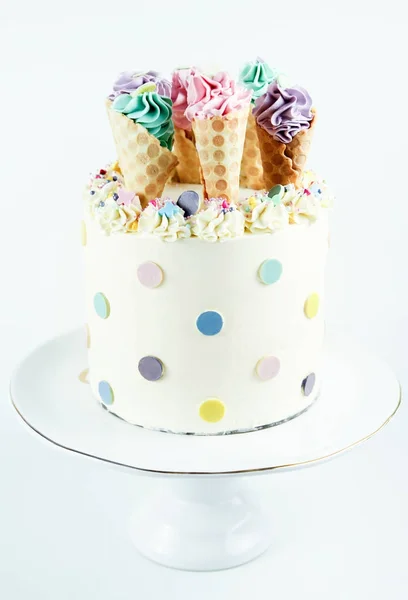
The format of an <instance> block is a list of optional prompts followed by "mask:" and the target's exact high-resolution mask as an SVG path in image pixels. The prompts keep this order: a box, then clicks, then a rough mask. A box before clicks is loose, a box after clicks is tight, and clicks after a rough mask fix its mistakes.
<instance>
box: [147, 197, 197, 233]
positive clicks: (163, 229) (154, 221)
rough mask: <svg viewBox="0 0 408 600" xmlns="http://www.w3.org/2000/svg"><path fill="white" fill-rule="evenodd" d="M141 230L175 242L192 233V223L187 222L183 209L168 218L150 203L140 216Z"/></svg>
mask: <svg viewBox="0 0 408 600" xmlns="http://www.w3.org/2000/svg"><path fill="white" fill-rule="evenodd" d="M139 231H140V233H152V234H153V235H155V236H157V237H160V238H161V239H162V240H164V241H166V242H175V241H176V240H178V239H180V238H181V239H182V238H188V237H190V235H191V230H190V225H189V224H187V223H186V220H185V218H184V215H183V211H182V210H180V211H179V212H176V213H175V214H174V215H173V216H171V217H169V218H168V217H166V215H160V214H159V211H158V209H157V208H156V207H155V206H153V205H152V204H148V206H147V207H146V208H145V209H144V211H143V213H142V214H141V216H140V219H139Z"/></svg>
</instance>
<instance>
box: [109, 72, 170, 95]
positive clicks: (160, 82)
mask: <svg viewBox="0 0 408 600" xmlns="http://www.w3.org/2000/svg"><path fill="white" fill-rule="evenodd" d="M144 83H155V84H156V88H157V93H158V94H159V96H166V98H170V96H171V83H170V81H167V79H164V77H161V75H160V74H159V73H158V72H157V71H147V72H146V73H141V72H140V71H124V72H123V73H120V75H119V77H118V78H117V80H116V81H115V83H114V84H113V92H112V93H111V94H110V96H109V99H110V100H114V99H115V98H116V96H119V94H131V93H132V92H134V91H135V90H137V89H138V88H139V87H140V86H141V85H143V84H144Z"/></svg>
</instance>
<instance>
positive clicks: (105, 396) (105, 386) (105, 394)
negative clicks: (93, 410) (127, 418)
mask: <svg viewBox="0 0 408 600" xmlns="http://www.w3.org/2000/svg"><path fill="white" fill-rule="evenodd" d="M98 392H99V397H100V399H101V400H102V402H103V403H104V404H105V405H106V406H110V405H111V404H113V401H114V399H115V395H114V393H113V389H112V388H111V386H110V385H109V383H108V382H107V381H100V382H99V383H98Z"/></svg>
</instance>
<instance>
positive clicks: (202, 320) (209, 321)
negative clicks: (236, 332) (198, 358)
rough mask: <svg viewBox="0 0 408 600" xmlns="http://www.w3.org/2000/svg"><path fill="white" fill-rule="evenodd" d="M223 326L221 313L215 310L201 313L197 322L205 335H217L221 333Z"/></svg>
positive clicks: (198, 327)
mask: <svg viewBox="0 0 408 600" xmlns="http://www.w3.org/2000/svg"><path fill="white" fill-rule="evenodd" d="M223 324H224V323H223V319H222V316H221V315H220V313H217V312H215V311H213V310H208V311H206V312H203V313H201V315H200V316H199V317H198V319H197V321H196V325H197V329H198V331H200V332H201V333H202V334H203V335H217V333H219V332H220V331H221V329H222V327H223Z"/></svg>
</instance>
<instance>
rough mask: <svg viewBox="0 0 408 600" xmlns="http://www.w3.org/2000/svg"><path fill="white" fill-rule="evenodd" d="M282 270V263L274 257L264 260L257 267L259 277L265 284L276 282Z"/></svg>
mask: <svg viewBox="0 0 408 600" xmlns="http://www.w3.org/2000/svg"><path fill="white" fill-rule="evenodd" d="M282 271H283V267H282V263H281V262H280V261H279V260H276V258H269V259H268V260H265V261H264V262H263V263H262V264H261V266H260V267H259V271H258V275H259V279H260V280H261V281H262V283H264V284H265V285H271V284H272V283H276V282H277V281H279V279H280V278H281V275H282Z"/></svg>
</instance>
